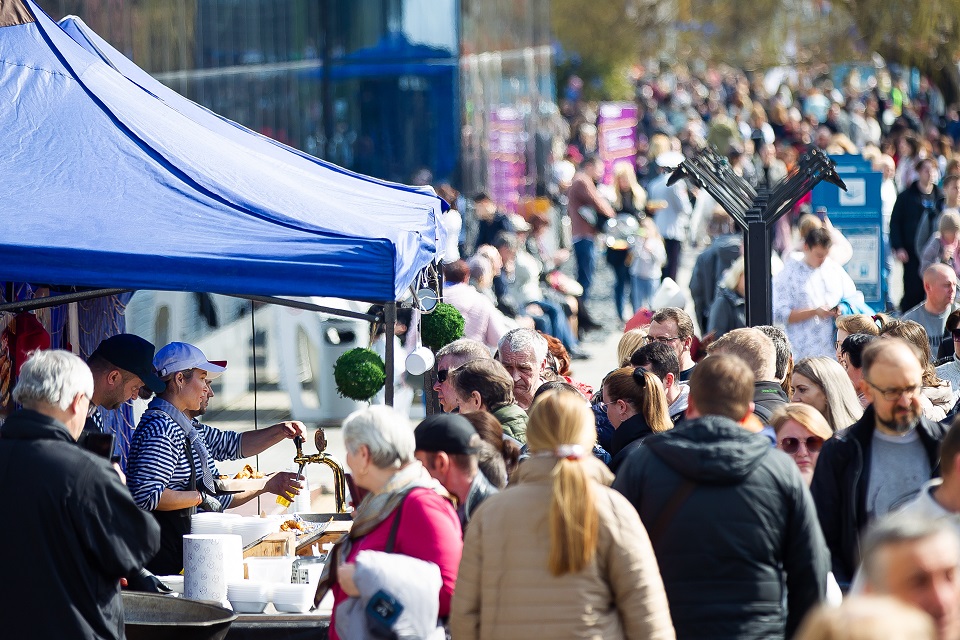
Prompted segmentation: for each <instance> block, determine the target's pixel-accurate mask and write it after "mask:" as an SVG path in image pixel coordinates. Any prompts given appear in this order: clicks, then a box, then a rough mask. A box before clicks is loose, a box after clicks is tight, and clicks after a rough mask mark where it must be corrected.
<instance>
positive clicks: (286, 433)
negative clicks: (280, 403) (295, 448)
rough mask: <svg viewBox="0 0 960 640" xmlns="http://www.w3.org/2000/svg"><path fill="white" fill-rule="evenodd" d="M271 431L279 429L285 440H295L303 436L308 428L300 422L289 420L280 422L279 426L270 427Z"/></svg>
mask: <svg viewBox="0 0 960 640" xmlns="http://www.w3.org/2000/svg"><path fill="white" fill-rule="evenodd" d="M270 428H271V429H277V430H278V431H280V432H282V433H283V437H284V438H288V439H291V440H292V439H293V438H296V437H297V436H302V435H303V432H304V430H306V428H307V427H306V426H304V424H303V423H302V422H300V421H299V420H288V421H286V422H278V423H277V424H275V425H273V426H271V427H270Z"/></svg>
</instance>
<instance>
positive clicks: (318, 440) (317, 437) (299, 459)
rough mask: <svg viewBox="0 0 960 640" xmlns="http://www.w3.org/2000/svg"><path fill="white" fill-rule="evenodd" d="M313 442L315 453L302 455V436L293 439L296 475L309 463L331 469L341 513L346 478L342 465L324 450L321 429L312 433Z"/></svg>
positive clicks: (344, 497) (325, 438)
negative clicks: (295, 450) (295, 453)
mask: <svg viewBox="0 0 960 640" xmlns="http://www.w3.org/2000/svg"><path fill="white" fill-rule="evenodd" d="M313 442H314V444H315V445H316V447H317V453H314V454H311V455H304V453H303V437H302V436H297V437H296V438H294V439H293V444H294V446H295V447H296V448H297V455H296V456H294V458H293V462H294V464H297V465H299V469H298V471H297V475H298V476H300V475H301V474H302V473H303V468H304V467H305V466H307V465H308V464H310V463H318V464H325V465H327V466H328V467H330V469H331V470H332V471H333V492H334V498H335V500H336V504H337V513H343V512H344V509H345V508H346V504H347V480H346V475H344V472H343V467H342V466H341V465H340V463H339V462H337V460H336V458H334V457H333V456H331V455H330V454H329V453H327V452H326V451H325V449H326V448H327V436H326V434H324V432H323V429H317V431H316V433H315V434H314V435H313Z"/></svg>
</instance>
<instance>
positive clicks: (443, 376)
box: [436, 369, 450, 384]
mask: <svg viewBox="0 0 960 640" xmlns="http://www.w3.org/2000/svg"><path fill="white" fill-rule="evenodd" d="M449 374H450V369H438V370H437V376H436V377H437V382H439V383H440V384H443V383H444V382H446V381H447V376H448V375H449Z"/></svg>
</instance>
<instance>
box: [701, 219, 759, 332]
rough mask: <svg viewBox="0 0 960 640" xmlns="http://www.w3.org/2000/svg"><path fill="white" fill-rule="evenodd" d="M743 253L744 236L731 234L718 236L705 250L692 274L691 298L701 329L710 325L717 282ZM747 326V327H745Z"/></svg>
mask: <svg viewBox="0 0 960 640" xmlns="http://www.w3.org/2000/svg"><path fill="white" fill-rule="evenodd" d="M742 251H743V236H741V235H740V234H739V233H730V234H727V235H722V236H717V237H716V238H714V239H713V242H712V243H711V244H710V246H709V247H707V248H706V249H704V250H703V253H701V254H700V255H699V256H697V261H696V262H695V263H694V265H693V271H692V272H691V274H690V297H692V298H693V307H694V309H695V311H696V314H697V324H699V325H700V327H701V328H704V327H706V326H707V325H708V324H709V316H710V305H712V304H713V299H714V298H715V297H716V294H717V282H718V281H719V280H720V277H721V276H722V275H723V272H724V271H726V270H727V269H728V268H729V267H730V265H731V264H733V263H734V262H735V261H736V259H737V258H739V257H740V254H741V253H742ZM744 326H746V325H744Z"/></svg>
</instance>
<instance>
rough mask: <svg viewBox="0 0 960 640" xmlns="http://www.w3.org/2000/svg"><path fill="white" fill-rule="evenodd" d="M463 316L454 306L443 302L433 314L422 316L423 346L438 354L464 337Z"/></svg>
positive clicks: (421, 332)
mask: <svg viewBox="0 0 960 640" xmlns="http://www.w3.org/2000/svg"><path fill="white" fill-rule="evenodd" d="M463 325H464V322H463V316H462V315H460V312H459V311H457V308H456V307H454V306H453V305H452V304H447V303H446V302H441V303H439V304H437V307H436V308H435V309H434V310H433V313H431V314H424V315H422V316H420V334H421V339H422V340H423V344H425V345H426V346H428V347H430V350H431V351H433V352H434V353H436V352H437V351H439V350H440V349H441V348H443V347H445V346H447V345H448V344H450V343H451V342H453V341H454V340H457V339H459V338H462V337H463Z"/></svg>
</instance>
